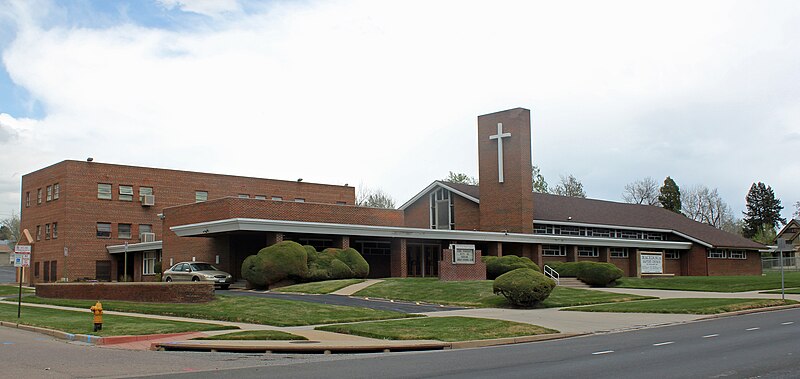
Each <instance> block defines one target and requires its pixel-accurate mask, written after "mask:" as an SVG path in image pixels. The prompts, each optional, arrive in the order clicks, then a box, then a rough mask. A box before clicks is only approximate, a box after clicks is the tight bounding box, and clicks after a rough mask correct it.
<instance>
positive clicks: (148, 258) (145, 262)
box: [142, 251, 158, 275]
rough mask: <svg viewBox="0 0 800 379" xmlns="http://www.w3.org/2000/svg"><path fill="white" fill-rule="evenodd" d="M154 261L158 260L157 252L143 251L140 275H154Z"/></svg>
mask: <svg viewBox="0 0 800 379" xmlns="http://www.w3.org/2000/svg"><path fill="white" fill-rule="evenodd" d="M156 261H158V252H156V251H145V252H144V253H143V258H142V275H155V274H156V272H155V266H156Z"/></svg>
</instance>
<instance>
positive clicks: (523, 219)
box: [478, 108, 533, 233]
mask: <svg viewBox="0 0 800 379" xmlns="http://www.w3.org/2000/svg"><path fill="white" fill-rule="evenodd" d="M531 168H532V166H531V111H530V110H528V109H524V108H514V109H509V110H506V111H501V112H495V113H490V114H486V115H483V116H478V175H479V178H480V188H481V189H480V191H481V193H480V196H481V202H480V215H481V218H480V220H481V221H480V223H481V230H485V231H495V232H500V231H508V232H513V233H533V183H532V181H531Z"/></svg>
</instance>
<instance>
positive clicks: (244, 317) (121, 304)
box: [22, 295, 415, 326]
mask: <svg viewBox="0 0 800 379" xmlns="http://www.w3.org/2000/svg"><path fill="white" fill-rule="evenodd" d="M22 301H23V302H29V303H39V304H53V305H62V306H67V307H76V308H85V309H89V307H91V306H92V305H93V304H94V301H93V300H72V299H46V298H41V297H35V296H27V297H24V298H22ZM103 309H105V310H109V311H119V312H132V313H146V314H156V315H165V316H177V317H189V318H197V319H204V320H221V321H233V322H246V323H251V324H264V325H274V326H300V325H315V324H332V323H337V322H357V321H370V320H386V319H392V318H403V317H415V316H414V315H407V314H404V313H399V312H390V311H382V310H374V309H369V308H356V307H345V306H340V305H327V304H317V303H310V302H304V301H292V300H282V299H267V298H259V297H247V296H225V295H217V296H216V298H215V299H214V300H212V301H210V302H208V303H199V304H186V303H181V304H174V303H138V302H132V301H113V300H106V301H103Z"/></svg>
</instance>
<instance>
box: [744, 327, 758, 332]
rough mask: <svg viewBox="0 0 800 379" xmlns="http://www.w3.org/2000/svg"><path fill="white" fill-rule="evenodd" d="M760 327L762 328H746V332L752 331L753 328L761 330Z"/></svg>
mask: <svg viewBox="0 0 800 379" xmlns="http://www.w3.org/2000/svg"><path fill="white" fill-rule="evenodd" d="M759 329H761V328H747V329H745V331H746V332H751V331H753V330H759Z"/></svg>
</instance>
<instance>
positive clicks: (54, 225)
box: [53, 222, 58, 239]
mask: <svg viewBox="0 0 800 379" xmlns="http://www.w3.org/2000/svg"><path fill="white" fill-rule="evenodd" d="M56 238H58V223H57V222H54V223H53V239H56Z"/></svg>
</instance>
